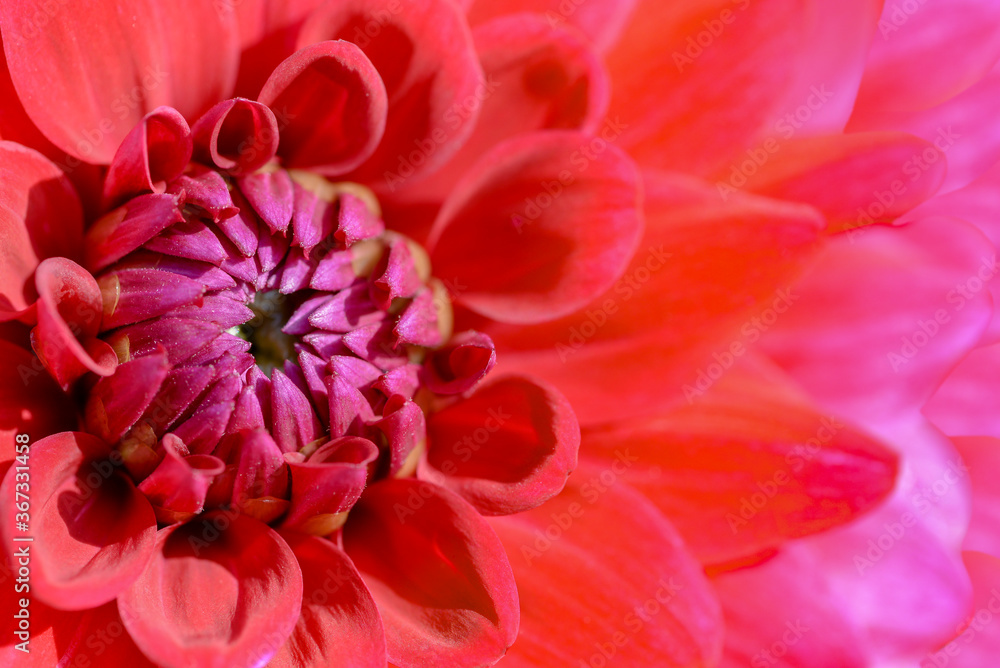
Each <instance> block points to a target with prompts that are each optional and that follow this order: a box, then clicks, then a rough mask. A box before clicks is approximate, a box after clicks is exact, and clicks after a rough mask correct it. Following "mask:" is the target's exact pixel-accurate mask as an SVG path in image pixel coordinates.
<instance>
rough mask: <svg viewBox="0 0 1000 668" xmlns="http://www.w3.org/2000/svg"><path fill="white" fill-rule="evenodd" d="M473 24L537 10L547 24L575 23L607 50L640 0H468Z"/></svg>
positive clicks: (590, 38)
mask: <svg viewBox="0 0 1000 668" xmlns="http://www.w3.org/2000/svg"><path fill="white" fill-rule="evenodd" d="M466 3H467V4H468V5H469V8H468V14H469V23H470V24H471V25H473V26H477V25H479V24H480V23H486V22H487V21H490V20H491V19H495V18H497V17H500V16H506V15H508V14H516V13H518V12H535V13H537V14H541V15H542V16H544V18H545V21H546V23H548V24H549V25H552V26H557V27H560V28H563V27H566V26H572V27H573V28H576V29H577V30H579V31H580V32H581V33H583V34H584V35H586V36H587V38H588V39H589V40H590V41H591V42H592V43H593V44H594V46H595V48H597V49H598V50H601V51H603V50H605V49H607V48H609V47H610V46H611V45H613V44H614V43H615V41H616V40H617V38H618V37H619V35H620V34H621V31H622V29H623V28H624V27H625V24H626V23H627V21H628V19H629V16H630V15H631V13H632V10H633V8H634V7H635V5H636V0H618V1H615V0H601V1H600V2H580V3H576V2H569V3H567V2H564V1H562V0H545V1H544V2H539V0H466Z"/></svg>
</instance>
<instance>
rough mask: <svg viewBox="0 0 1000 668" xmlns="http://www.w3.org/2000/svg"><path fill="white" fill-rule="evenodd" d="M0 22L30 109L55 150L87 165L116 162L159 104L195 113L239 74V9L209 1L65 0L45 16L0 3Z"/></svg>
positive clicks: (224, 92) (9, 61)
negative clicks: (123, 1) (122, 2)
mask: <svg viewBox="0 0 1000 668" xmlns="http://www.w3.org/2000/svg"><path fill="white" fill-rule="evenodd" d="M39 17H41V18H43V19H44V21H41V20H40V18H39ZM0 25H3V35H4V48H5V50H6V53H7V64H8V66H9V68H10V74H11V79H13V81H14V86H15V87H16V88H17V92H18V96H19V97H20V99H21V102H22V103H23V104H24V108H25V109H26V110H27V112H28V115H29V116H31V119H32V120H33V121H34V122H35V124H36V125H38V127H39V128H40V129H41V131H42V132H43V133H44V134H45V136H46V137H48V138H49V139H50V140H51V141H52V142H53V143H54V144H55V145H56V146H58V147H59V148H60V149H62V150H64V151H66V152H67V153H69V154H70V155H72V156H75V157H77V158H80V159H81V160H85V161H87V162H92V163H109V162H111V158H112V157H113V156H114V154H115V150H116V149H117V148H118V145H119V144H120V143H121V141H122V139H124V138H125V136H126V135H127V134H128V133H129V131H130V130H131V129H132V128H133V127H134V126H135V125H136V124H137V123H139V121H140V120H141V119H142V118H143V117H144V116H145V115H146V114H148V113H149V112H150V111H152V110H153V109H155V108H157V107H160V106H169V107H173V108H175V109H177V110H178V111H179V112H181V114H183V115H184V116H185V117H187V118H197V117H198V116H200V115H201V114H202V113H204V112H205V111H206V110H208V108H209V107H211V106H212V105H213V104H215V103H216V102H217V101H218V100H220V99H222V98H224V97H228V95H229V93H230V91H231V90H232V86H233V83H234V80H235V77H236V64H237V58H238V41H237V40H238V37H237V31H236V20H235V17H234V15H233V12H232V8H231V6H229V5H225V4H219V3H216V2H209V1H208V0H180V1H179V2H175V3H170V4H168V5H164V4H162V3H159V2H156V1H155V0H139V1H137V2H134V3H131V4H130V5H129V7H128V8H127V9H123V8H121V7H119V6H118V5H117V3H114V2H99V3H96V4H88V5H82V4H77V3H64V4H60V5H58V6H53V7H51V8H49V9H48V10H47V11H46V12H44V13H43V14H41V15H40V14H38V12H37V7H30V6H27V5H23V6H22V5H17V6H15V5H3V6H2V7H0ZM15 44H16V45H17V47H16V48H15V47H14V45H15ZM67 45H73V47H72V48H67Z"/></svg>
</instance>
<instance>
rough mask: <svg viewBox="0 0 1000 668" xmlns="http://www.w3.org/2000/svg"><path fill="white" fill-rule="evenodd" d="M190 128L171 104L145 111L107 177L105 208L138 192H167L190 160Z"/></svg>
mask: <svg viewBox="0 0 1000 668" xmlns="http://www.w3.org/2000/svg"><path fill="white" fill-rule="evenodd" d="M191 150H192V148H191V129H190V128H189V127H188V124H187V122H186V121H185V120H184V117H183V116H181V115H180V114H179V113H178V112H177V111H176V110H174V109H171V108H170V107H160V108H158V109H154V110H153V111H151V112H149V113H148V114H146V115H145V116H144V117H143V118H142V120H141V121H139V124H138V125H136V126H135V127H134V128H132V130H131V131H130V132H129V133H128V135H127V136H126V137H125V139H124V141H122V143H121V146H119V147H118V150H117V151H116V152H115V157H114V159H112V161H111V165H110V166H109V167H108V174H107V176H106V177H105V181H104V203H105V208H108V209H110V208H114V207H116V206H118V205H119V204H121V203H122V202H124V201H125V200H128V199H131V198H133V197H135V196H136V195H141V194H144V193H148V192H154V193H162V192H166V190H167V184H168V183H170V182H171V181H173V180H174V179H175V178H177V177H178V176H180V173H181V172H182V171H183V170H184V168H185V167H187V164H188V162H190V161H191Z"/></svg>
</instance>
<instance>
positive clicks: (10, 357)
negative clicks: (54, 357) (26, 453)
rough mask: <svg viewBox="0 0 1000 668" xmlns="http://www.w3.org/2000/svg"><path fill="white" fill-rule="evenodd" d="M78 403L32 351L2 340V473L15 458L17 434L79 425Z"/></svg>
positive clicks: (36, 433) (37, 433)
mask: <svg viewBox="0 0 1000 668" xmlns="http://www.w3.org/2000/svg"><path fill="white" fill-rule="evenodd" d="M76 427H77V417H76V406H75V405H74V403H73V401H72V398H71V397H69V396H67V395H66V394H65V393H64V392H62V390H60V389H59V386H58V385H57V384H56V383H55V382H54V381H53V380H52V378H51V377H50V376H49V374H47V373H45V369H44V367H42V365H41V363H40V362H39V361H38V358H36V357H35V356H34V355H32V354H31V352H30V351H28V350H25V349H24V348H22V347H20V346H17V345H14V344H13V343H10V342H8V341H2V340H0V475H3V474H4V473H6V472H7V466H8V465H9V464H10V463H11V461H13V459H14V454H15V452H14V445H15V443H14V436H15V435H16V434H19V433H23V434H28V435H29V436H30V437H31V438H32V439H35V438H40V437H41V436H43V435H47V434H55V433H58V432H60V431H69V430H72V429H76Z"/></svg>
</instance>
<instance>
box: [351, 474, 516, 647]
mask: <svg viewBox="0 0 1000 668" xmlns="http://www.w3.org/2000/svg"><path fill="white" fill-rule="evenodd" d="M344 549H345V551H346V552H347V554H348V555H349V556H350V558H351V560H352V561H353V562H354V564H355V566H357V568H358V570H359V571H360V572H361V575H362V577H363V578H364V581H365V583H366V584H367V585H368V588H369V589H370V590H371V593H372V597H373V598H374V599H375V602H376V603H377V604H378V608H379V611H380V612H381V613H382V621H383V624H384V626H385V637H386V646H387V649H388V657H389V661H390V662H392V663H394V664H397V665H400V666H419V665H484V664H485V665H489V664H492V663H494V662H496V661H497V660H498V659H500V657H502V656H503V654H504V652H505V651H506V650H507V648H508V647H510V645H511V643H513V642H514V638H515V636H516V635H517V623H518V622H517V620H518V611H517V589H516V587H515V584H514V578H513V575H512V574H511V572H510V565H509V563H508V562H507V555H506V554H504V551H503V547H502V546H501V545H500V541H499V540H498V539H497V537H496V534H494V533H493V530H492V529H491V528H490V527H489V525H488V524H487V523H486V521H485V520H483V518H482V517H480V516H479V514H478V513H477V512H476V511H475V509H474V508H473V507H472V506H470V505H469V504H467V503H465V502H464V501H462V499H461V498H460V497H458V496H456V495H454V494H452V493H451V492H448V491H447V490H444V489H441V488H440V487H437V486H435V485H431V484H429V483H426V482H420V481H417V480H413V479H398V480H392V479H390V480H385V481H383V482H379V483H376V484H375V485H372V486H371V487H369V488H368V489H367V490H366V491H365V494H364V496H363V497H362V498H361V501H359V502H358V505H357V506H355V507H354V509H353V510H352V511H351V515H350V517H349V518H348V522H347V524H346V525H345V527H344Z"/></svg>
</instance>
